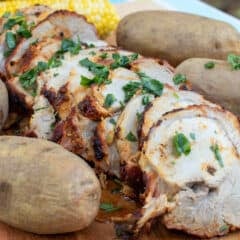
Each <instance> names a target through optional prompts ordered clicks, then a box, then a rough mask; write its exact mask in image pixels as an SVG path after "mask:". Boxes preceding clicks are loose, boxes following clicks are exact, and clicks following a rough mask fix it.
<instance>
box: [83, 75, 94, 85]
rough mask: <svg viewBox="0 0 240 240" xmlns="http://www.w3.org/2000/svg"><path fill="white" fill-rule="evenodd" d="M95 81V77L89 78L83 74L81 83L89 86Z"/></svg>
mask: <svg viewBox="0 0 240 240" xmlns="http://www.w3.org/2000/svg"><path fill="white" fill-rule="evenodd" d="M94 83H95V81H94V78H93V79H91V78H87V77H84V76H81V81H80V84H81V85H82V86H84V87H89V86H91V85H92V84H94Z"/></svg>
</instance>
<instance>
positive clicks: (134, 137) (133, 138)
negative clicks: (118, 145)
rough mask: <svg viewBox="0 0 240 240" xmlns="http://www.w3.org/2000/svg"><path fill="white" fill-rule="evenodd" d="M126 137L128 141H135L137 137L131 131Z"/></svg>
mask: <svg viewBox="0 0 240 240" xmlns="http://www.w3.org/2000/svg"><path fill="white" fill-rule="evenodd" d="M126 139H127V140H128V141H129V142H137V137H136V136H135V135H134V134H133V133H132V132H131V131H130V132H129V133H128V134H127V136H126Z"/></svg>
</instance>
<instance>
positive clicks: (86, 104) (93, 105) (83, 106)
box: [78, 96, 110, 121]
mask: <svg viewBox="0 0 240 240" xmlns="http://www.w3.org/2000/svg"><path fill="white" fill-rule="evenodd" d="M78 108H79V111H80V112H81V114H82V115H83V116H84V117H87V118H89V119H91V120H95V121H97V120H101V119H102V118H104V117H108V116H110V113H109V112H107V111H106V110H105V109H104V108H103V107H102V106H101V105H100V104H99V103H98V102H97V101H96V100H95V99H94V98H93V97H91V96H86V97H85V98H84V99H83V100H82V101H81V102H80V103H79V104H78Z"/></svg>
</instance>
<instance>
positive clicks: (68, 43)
mask: <svg viewBox="0 0 240 240" xmlns="http://www.w3.org/2000/svg"><path fill="white" fill-rule="evenodd" d="M81 49H82V45H81V42H80V41H78V42H75V41H73V40H72V39H68V38H66V39H63V40H62V43H61V48H60V50H59V51H58V54H63V53H66V52H70V53H71V54H72V55H77V54H78V53H79V51H80V50H81Z"/></svg>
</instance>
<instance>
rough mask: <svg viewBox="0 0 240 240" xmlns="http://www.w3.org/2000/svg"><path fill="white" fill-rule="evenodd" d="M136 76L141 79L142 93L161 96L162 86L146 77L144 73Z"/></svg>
mask: <svg viewBox="0 0 240 240" xmlns="http://www.w3.org/2000/svg"><path fill="white" fill-rule="evenodd" d="M138 76H139V77H140V79H141V83H142V88H143V90H144V92H147V93H152V94H154V95H155V96H161V95H162V92H163V87H164V85H163V84H162V83H161V82H160V81H158V80H156V79H153V78H151V77H148V76H147V75H146V74H145V73H141V72H139V73H138Z"/></svg>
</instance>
